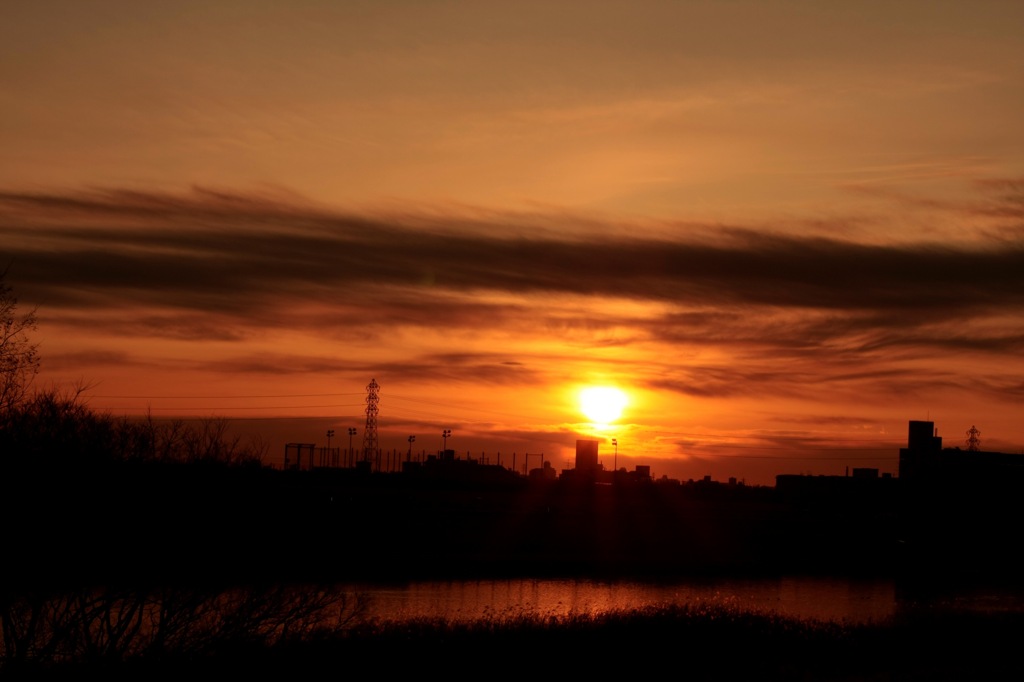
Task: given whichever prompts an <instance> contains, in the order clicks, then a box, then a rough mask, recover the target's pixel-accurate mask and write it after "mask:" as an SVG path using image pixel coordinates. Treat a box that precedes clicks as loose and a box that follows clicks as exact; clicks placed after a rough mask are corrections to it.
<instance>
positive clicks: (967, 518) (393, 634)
mask: <svg viewBox="0 0 1024 682" xmlns="http://www.w3.org/2000/svg"><path fill="white" fill-rule="evenodd" d="M263 454H264V450H263V449H262V447H261V446H260V444H259V443H242V442H240V441H238V440H237V439H235V438H233V437H232V436H231V435H230V433H229V431H228V430H227V427H226V423H225V422H219V421H210V422H205V423H201V424H199V425H198V426H186V425H184V424H182V423H177V422H155V421H154V420H151V419H142V420H127V419H117V418H113V417H110V416H108V415H102V414H97V413H95V412H94V411H92V410H90V409H88V407H87V406H85V405H83V404H82V403H81V402H80V400H79V399H78V396H77V394H76V393H70V394H61V393H57V392H52V391H50V392H42V393H39V394H36V395H34V396H32V397H30V398H29V399H27V400H25V401H22V402H21V403H19V405H17V406H16V407H15V408H14V409H11V410H8V411H7V412H6V413H5V414H4V415H3V419H2V420H0V514H2V515H3V518H4V519H5V521H6V524H5V530H4V536H3V545H4V557H5V565H4V575H3V582H2V587H0V629H2V633H0V634H2V647H3V648H2V651H0V666H2V667H0V672H4V673H10V674H13V673H16V672H18V671H26V672H29V673H32V672H39V671H43V670H45V671H46V672H49V673H53V674H55V675H56V674H59V673H60V672H61V671H66V672H68V674H69V675H71V676H75V675H79V674H81V673H83V672H85V671H99V672H104V671H106V672H109V669H110V668H109V667H110V666H116V670H118V671H121V672H125V671H134V672H137V673H139V674H148V673H150V672H153V671H155V670H161V671H174V670H177V671H182V672H187V671H190V670H193V669H203V670H217V669H223V670H225V671H228V670H230V671H232V672H235V673H237V672H238V671H251V672H255V671H264V672H265V671H269V670H275V669H277V670H278V671H279V672H281V673H282V674H284V673H285V672H288V671H292V672H295V671H297V670H301V669H302V667H303V666H308V671H310V672H312V671H313V670H317V669H323V666H333V667H335V668H337V667H338V666H342V665H345V666H356V665H363V664H365V665H371V664H372V665H375V666H377V668H376V669H378V670H382V671H383V670H387V669H388V668H389V667H390V668H393V669H399V668H400V669H402V670H406V671H416V670H421V669H423V668H422V667H421V666H423V665H427V666H430V667H432V668H434V669H438V668H440V667H443V666H449V667H450V666H456V667H454V668H451V667H450V668H449V669H451V670H452V671H461V672H462V673H465V675H466V676H468V675H469V674H472V673H473V669H472V666H473V665H483V664H485V663H487V664H489V665H491V666H493V665H494V662H495V661H502V663H501V665H503V666H504V665H506V664H509V665H511V663H509V662H514V664H515V665H517V666H519V669H520V670H521V671H522V672H528V671H529V669H530V668H531V667H536V666H541V665H550V664H551V663H552V662H553V661H554V662H556V663H560V664H562V665H563V669H577V670H582V669H590V670H594V671H603V670H605V666H606V665H608V663H609V660H608V658H607V656H611V655H612V654H610V653H608V652H612V651H615V652H616V653H615V654H614V656H615V657H616V658H615V659H614V661H613V662H614V664H615V665H617V666H620V667H621V668H622V669H623V670H633V671H636V670H639V669H642V668H643V667H644V666H649V665H650V664H651V663H650V661H651V659H652V657H653V656H655V652H662V655H668V653H665V652H670V653H671V656H672V657H673V660H674V661H675V662H676V663H677V664H678V665H679V666H680V670H683V669H686V670H688V671H689V672H690V678H695V679H723V678H726V679H728V678H729V677H730V675H733V674H734V675H733V676H734V677H735V678H737V679H742V678H744V676H745V675H749V674H753V673H754V672H755V671H760V672H765V671H767V672H766V674H767V675H769V677H768V678H765V677H763V676H762V677H761V679H770V678H771V677H770V676H771V675H775V676H777V677H779V678H780V679H792V678H793V677H796V678H798V679H857V678H856V675H857V674H859V673H860V672H866V671H869V670H872V671H877V670H882V671H883V672H884V674H883V676H882V677H881V679H889V678H887V677H885V676H884V675H886V674H887V675H890V676H894V677H892V678H893V679H896V678H899V676H900V675H901V674H904V673H905V672H907V671H909V674H911V675H915V674H922V675H923V677H914V679H931V677H929V675H930V674H931V673H935V674H940V673H941V674H944V673H945V672H950V671H951V674H953V677H951V678H950V679H956V678H957V676H958V675H959V673H963V672H965V671H967V670H976V669H978V668H977V666H978V665H979V663H980V664H981V665H982V668H981V669H983V670H988V671H991V672H1003V671H1004V669H1006V666H1014V665H1016V666H1017V667H1016V668H1014V669H1013V670H1018V671H1019V668H1020V664H1019V663H1012V662H1011V663H1008V662H1007V660H1006V657H1002V658H998V657H996V656H995V653H996V652H995V650H996V649H997V648H998V646H1000V645H1002V644H1008V643H1007V642H1005V641H1004V640H1005V639H1006V633H1007V632H1020V626H1021V625H1022V624H1021V622H1020V620H1021V619H1020V617H1019V616H1018V615H1015V614H996V615H990V616H986V617H981V616H978V617H977V618H975V617H973V616H969V615H968V616H964V615H962V614H961V615H958V616H957V617H956V618H952V617H949V618H947V617H945V616H943V617H942V618H940V619H938V620H934V619H933V618H932V617H933V616H935V614H929V615H928V617H927V618H925V617H921V618H915V619H912V620H910V621H907V620H899V621H894V622H890V623H886V624H880V625H874V626H871V627H868V626H856V627H854V626H837V625H831V624H824V625H822V624H807V623H800V622H795V621H790V620H785V619H780V618H776V617H774V616H770V615H757V614H737V613H730V612H724V611H721V610H718V611H715V610H699V609H698V610H696V611H694V610H691V609H678V608H676V609H663V610H653V611H652V610H647V611H644V612H638V613H630V614H610V615H606V616H600V617H588V616H583V615H580V616H574V617H572V618H568V619H563V620H553V619H543V618H542V619H536V618H497V619H491V620H490V621H487V622H480V623H474V624H459V623H441V622H424V621H417V622H413V623H405V624H394V623H391V624H381V623H371V622H368V621H366V620H364V619H362V618H361V609H360V604H359V600H358V598H357V597H355V596H352V595H348V596H346V594H345V593H344V592H338V591H337V590H334V589H332V588H331V586H332V585H336V584H338V583H340V582H346V581H359V580H372V581H404V580H413V579H430V578H434V579H445V580H454V579H461V578H465V579H473V578H482V577H538V578H540V577H573V578H581V577H591V578H602V579H615V578H638V579H652V580H672V579H679V578H684V577H688V576H697V577H704V576H709V577H720V576H724V575H750V576H755V575H772V574H783V573H786V574H794V573H797V574H799V573H804V574H822V575H847V576H853V575H876V576H877V575H885V576H894V577H897V578H899V579H901V580H907V579H909V580H910V583H909V584H910V585H911V586H920V587H923V588H926V587H927V585H925V584H924V583H925V581H924V580H923V578H924V577H929V576H930V577H936V576H942V575H944V574H943V568H944V566H947V565H950V564H951V563H955V562H951V560H950V557H957V556H959V555H960V554H962V552H959V551H958V548H959V547H963V546H964V545H962V544H959V545H958V544H957V542H958V540H957V538H952V537H950V536H949V533H948V531H949V528H950V527H952V528H953V529H954V530H955V532H956V533H957V534H963V535H970V537H971V538H972V541H973V542H974V544H973V545H970V546H971V547H972V552H973V553H970V554H969V556H966V557H961V558H960V564H959V565H960V567H963V566H965V565H970V566H971V567H972V568H974V569H978V570H980V571H981V572H983V573H984V574H985V575H988V574H989V573H991V572H992V569H993V568H995V567H996V566H995V562H993V556H995V557H996V558H997V559H999V560H1000V561H1001V560H1002V558H1005V557H1009V556H1010V555H1011V554H1013V553H1012V552H1010V551H1009V550H1005V548H1004V549H1001V550H1000V552H1002V554H999V553H998V552H997V553H996V554H995V555H992V556H986V555H985V554H984V553H983V552H982V553H978V551H974V550H979V551H980V550H984V549H985V547H984V545H986V544H988V543H989V540H990V538H994V537H996V536H997V535H998V533H1001V532H1002V530H1004V529H1005V528H1007V527H1010V526H1012V525H1013V524H1014V523H1015V522H1016V520H1019V504H1010V502H1008V501H1007V500H1009V499H1010V497H1008V496H1007V492H1008V491H1001V492H1000V496H999V499H1001V500H1003V501H1002V502H1000V503H998V504H996V505H995V506H992V505H989V506H984V505H983V508H980V509H981V511H980V512H979V511H978V509H979V507H978V506H977V505H978V504H979V500H981V499H982V495H981V494H980V493H977V494H973V495H972V496H970V497H968V498H965V497H963V495H961V496H960V497H955V493H956V491H955V490H950V491H943V492H942V493H941V495H940V496H939V497H938V499H932V500H930V501H929V502H928V504H931V505H933V506H934V508H935V509H946V510H947V512H946V513H944V514H943V515H940V516H938V517H937V518H939V519H940V520H941V521H942V524H944V525H943V527H942V528H938V527H937V526H936V525H935V524H933V523H932V520H933V518H936V517H934V515H933V514H932V513H931V512H930V511H928V510H921V509H918V508H913V509H912V510H911V511H912V512H913V513H908V505H914V504H916V503H917V502H919V501H920V500H921V499H923V498H921V497H917V498H913V499H909V498H907V496H906V495H904V494H903V493H904V492H905V491H901V490H900V489H899V487H898V486H897V485H896V484H897V483H898V481H895V480H890V481H888V482H886V483H885V484H884V485H878V486H873V487H862V486H860V485H859V484H858V485H853V484H852V483H851V485H846V484H844V485H842V486H840V487H837V488H835V489H821V488H811V489H807V490H802V491H799V492H794V493H789V494H783V493H781V492H780V491H779V490H778V489H776V488H769V487H747V486H723V485H702V484H698V485H693V486H687V485H669V484H665V483H656V482H650V481H648V482H637V481H624V482H619V483H616V484H613V485H595V484H594V482H593V481H588V480H585V479H581V478H579V477H575V478H573V477H570V478H567V479H566V480H561V479H559V480H556V481H541V480H529V479H527V478H525V477H519V476H508V477H505V476H501V477H486V479H484V480H468V479H466V478H462V477H459V476H443V475H435V476H430V475H425V474H423V475H405V474H372V473H369V472H363V471H357V470H353V469H327V470H319V471H317V470H314V471H279V470H274V469H270V468H267V467H264V466H262V464H261V458H262V455H263ZM620 483H621V484H620ZM934 495H935V493H933V496H934ZM908 499H909V501H908ZM1012 499H1014V500H1019V497H1013V498H1012ZM971 508H974V509H975V511H974V512H973V513H966V512H965V511H964V510H967V509H971ZM992 509H998V510H999V512H1000V514H1002V516H1001V517H1000V518H998V519H995V518H990V515H989V510H992ZM949 510H952V511H949ZM1014 514H1017V516H1013V515H1014ZM1007 515H1009V516H1007ZM954 517H955V519H956V523H955V524H953V525H949V524H951V523H952V519H954ZM979 521H983V522H984V523H986V524H987V526H986V528H985V529H980V530H979V529H978V528H975V527H973V526H972V524H977V523H978V522H979ZM921 528H926V529H928V530H927V532H926V533H923V532H921V531H920V529H921ZM971 531H973V532H971ZM920 537H924V538H926V539H927V540H928V542H927V543H926V544H925V546H924V550H923V551H922V550H921V549H919V548H917V545H916V544H915V542H916V540H917V539H918V538H920ZM979 538H980V540H979ZM979 543H980V544H979ZM1005 544H1007V545H1009V544H1010V543H1005ZM1000 547H1003V545H1000ZM1004 550H1005V551H1004ZM1016 566H1019V564H1014V563H1013V562H1004V563H1003V568H1004V569H1006V568H1007V567H1009V570H1008V571H1004V572H1006V573H1007V574H1008V575H1010V576H1011V579H1014V580H1015V579H1016V578H1015V576H1016V575H1018V574H1019V573H1018V572H1017V570H1016V568H1015V567H1016ZM935 623H938V624H935ZM922 637H925V638H930V639H929V640H928V641H929V642H930V643H929V644H928V647H930V649H929V650H930V651H931V652H932V654H931V656H932V657H931V658H929V657H928V656H926V655H925V654H926V652H925V651H924V649H922V648H921V646H919V645H918V644H917V643H916V642H920V641H924V640H923V639H922ZM954 645H956V646H954ZM968 646H970V647H974V649H973V652H974V653H971V652H972V650H971V649H967V648H964V647H968ZM398 650H401V651H403V652H405V653H404V655H403V656H401V657H395V656H394V655H393V653H394V652H395V651H398ZM989 650H992V652H993V655H992V656H991V657H988V658H985V654H984V652H986V651H989ZM935 651H948V652H950V654H949V655H950V656H952V657H951V658H950V657H947V659H945V660H943V659H942V658H941V657H939V658H935V657H934V652H935ZM739 652H742V653H743V656H739V657H737V656H736V654H737V653H739ZM603 654H604V655H605V658H602V655H603ZM887 657H888V658H887ZM975 658H977V659H979V660H975ZM567 661H568V662H569V663H568V664H567V663H566V662H567ZM318 666H320V667H319V668H318ZM581 666H582V667H581ZM587 666H589V668H588V667H587ZM687 666H689V667H687ZM984 666H989V667H988V668H985V667H984ZM476 672H479V670H477V671H476ZM939 679H943V678H942V677H941V675H940V677H939Z"/></svg>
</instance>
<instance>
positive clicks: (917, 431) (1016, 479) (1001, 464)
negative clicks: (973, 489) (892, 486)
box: [900, 421, 1024, 485]
mask: <svg viewBox="0 0 1024 682" xmlns="http://www.w3.org/2000/svg"><path fill="white" fill-rule="evenodd" d="M900 478H902V479H904V480H906V481H911V482H915V481H926V482H932V483H940V482H941V483H951V484H957V485H966V484H980V483H984V484H994V483H1001V484H1006V483H1021V482H1024V455H1013V454H1009V453H1005V452H986V451H983V450H961V449H960V448H943V447H942V438H940V437H939V436H938V435H936V433H935V424H934V423H933V422H924V421H912V422H910V428H909V433H908V438H907V447H905V448H900Z"/></svg>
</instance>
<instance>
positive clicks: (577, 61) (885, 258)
mask: <svg viewBox="0 0 1024 682" xmlns="http://www.w3.org/2000/svg"><path fill="white" fill-rule="evenodd" d="M1022 27H1024V3H1020V2H1019V1H1012V2H1011V1H1007V2H995V1H988V0H976V1H973V2H966V1H965V2H941V1H937V0H931V1H910V2H896V3H893V2H870V1H867V2H821V1H813V2H812V1H809V0H808V1H791V2H761V1H750V2H747V1H743V0H735V1H734V0H723V1H720V2H663V1H654V0H641V1H636V0H634V1H631V2H602V1H600V0H588V1H585V2H584V1H582V0H580V1H568V2H565V1H563V2H487V1H483V2H445V1H443V0H420V1H417V2H412V1H409V2H406V1H397V0H390V1H377V2H337V1H327V0H293V1H292V2H288V3H283V2H269V1H264V0H245V1H241V0H239V1H237V2H229V1H226V0H206V1H204V2H192V1H176V2H159V3H156V2H153V3H142V2H136V1H131V2H129V1H128V0H123V1H118V0H96V1H89V0H86V1H83V0H41V1H40V2H23V3H8V4H7V6H5V8H4V11H3V19H2V21H0V150H2V151H0V269H6V271H7V274H6V277H5V281H6V283H7V284H8V285H10V286H11V287H12V288H13V289H14V292H15V294H16V295H17V296H18V298H19V301H20V305H21V306H23V307H25V308H32V307H35V308H36V310H37V315H38V318H39V327H38V330H37V332H36V334H35V336H34V339H35V340H36V341H37V342H38V343H39V350H40V356H41V358H42V368H41V373H40V375H39V377H38V379H37V386H39V387H42V386H52V385H61V386H71V385H75V384H77V383H84V384H85V385H87V386H88V389H87V391H86V395H87V396H88V401H89V404H90V405H91V406H92V407H94V408H96V409H97V410H100V411H109V412H111V413H113V414H116V415H121V414H131V415H137V414H145V413H146V412H147V410H148V411H150V413H151V414H153V415H154V416H158V417H171V416H176V415H193V416H195V415H220V416H224V417H228V418H230V419H232V420H233V421H232V423H233V424H234V426H235V428H236V429H237V430H238V432H239V433H246V434H249V433H260V434H262V435H263V436H264V437H265V438H266V439H267V442H268V444H269V447H270V450H269V454H268V462H269V463H274V462H276V463H280V461H281V459H282V457H283V444H284V443H285V442H288V441H295V442H310V443H317V444H320V445H325V444H326V439H325V431H326V429H328V428H333V429H335V430H336V432H337V433H338V434H342V433H345V434H346V435H345V436H336V437H335V440H334V442H333V443H332V444H333V445H341V446H342V447H346V446H347V445H348V438H347V427H351V426H354V427H357V428H358V429H359V434H360V435H359V436H358V437H357V438H356V441H355V442H356V444H359V443H360V442H361V438H362V431H363V420H364V415H363V407H364V402H363V400H364V397H365V390H364V389H365V386H366V384H367V383H369V381H370V380H371V379H376V380H377V382H378V383H379V384H380V385H381V387H382V388H381V399H380V417H379V424H380V435H381V446H382V447H384V448H385V449H392V448H397V449H400V450H402V451H404V450H405V449H406V448H407V447H408V441H407V439H408V436H409V435H416V444H415V445H416V450H417V451H418V450H424V449H425V450H427V451H428V452H433V451H435V450H437V449H439V448H440V447H441V440H442V439H441V432H442V429H451V430H452V434H453V435H452V436H451V437H450V438H449V440H448V445H449V446H450V447H452V448H454V449H455V450H456V451H457V452H459V454H460V455H463V454H464V453H465V452H466V451H469V452H470V453H471V454H472V456H474V457H477V456H479V455H481V454H482V453H483V454H484V455H485V456H486V457H487V458H489V459H490V461H492V462H494V461H495V459H496V456H497V453H499V452H500V453H501V458H502V462H503V463H511V455H512V453H513V452H516V453H517V454H518V456H519V458H520V460H519V462H520V464H521V463H522V457H523V453H526V452H529V453H541V452H543V453H545V457H546V458H547V459H550V460H551V461H552V463H553V464H554V465H555V466H556V468H562V467H564V466H567V465H569V464H570V463H571V459H572V453H573V448H574V443H575V440H576V439H577V438H581V437H584V438H586V437H599V438H602V439H606V440H607V441H608V442H606V443H605V444H604V445H602V448H601V457H602V460H603V461H604V463H605V466H606V467H610V466H611V464H612V457H613V454H612V453H613V448H612V446H611V445H610V439H611V438H617V439H618V442H619V448H618V464H619V466H627V467H630V468H631V467H632V466H633V465H634V464H637V463H639V464H650V465H651V467H652V472H653V473H654V474H655V475H656V476H660V475H663V474H664V475H668V476H671V477H676V478H682V479H687V478H700V477H702V476H704V475H711V476H713V477H714V478H716V479H725V478H726V477H729V476H736V477H738V478H741V479H745V480H746V481H747V482H748V483H758V484H771V483H773V482H774V475H775V474H777V473H813V474H834V473H843V472H844V470H845V468H846V467H851V468H852V467H859V466H867V467H877V468H880V469H881V470H882V471H889V472H895V471H896V461H897V454H898V453H897V449H898V448H899V447H900V446H901V445H902V444H904V443H905V440H906V432H907V421H908V420H911V419H929V420H932V421H934V422H935V423H936V426H937V427H938V429H939V435H941V436H943V437H944V440H945V444H946V445H962V444H963V443H964V441H965V438H966V436H965V431H966V430H967V429H969V428H970V427H971V426H972V425H976V426H977V427H978V428H979V429H980V430H981V433H982V447H983V448H985V449H992V450H1003V451H1008V452H1021V451H1022V450H1024V419H1022V415H1021V402H1022V399H1024V360H1022V351H1024V37H1022V36H1024V33H1022ZM586 386H616V387H618V388H620V389H621V390H623V391H624V392H625V393H626V394H627V396H628V398H629V403H628V405H627V406H626V408H625V410H624V412H623V414H622V417H621V418H620V419H619V420H618V421H617V422H616V423H615V424H613V425H611V426H610V427H608V428H605V429H595V428H594V427H593V426H592V425H589V424H587V423H586V417H584V416H583V414H582V413H581V412H580V409H579V404H578V400H577V398H576V395H577V393H578V391H579V390H580V389H581V388H583V387H586Z"/></svg>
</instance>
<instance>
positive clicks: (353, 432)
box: [348, 426, 356, 464]
mask: <svg viewBox="0 0 1024 682" xmlns="http://www.w3.org/2000/svg"><path fill="white" fill-rule="evenodd" d="M354 435H356V430H355V428H354V427H352V426H350V427H348V458H349V464H354V463H355V462H354V459H355V458H354V457H353V456H352V436H354Z"/></svg>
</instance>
